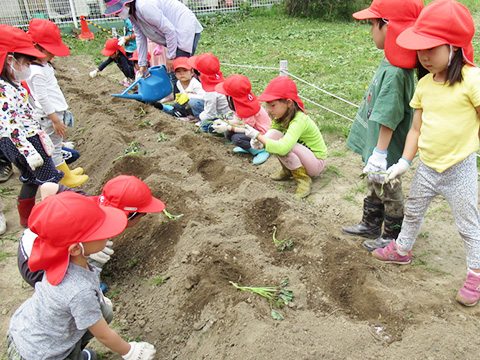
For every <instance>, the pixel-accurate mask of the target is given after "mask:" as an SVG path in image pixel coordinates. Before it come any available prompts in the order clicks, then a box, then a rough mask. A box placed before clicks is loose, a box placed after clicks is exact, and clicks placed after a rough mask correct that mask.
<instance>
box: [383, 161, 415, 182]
mask: <svg viewBox="0 0 480 360" xmlns="http://www.w3.org/2000/svg"><path fill="white" fill-rule="evenodd" d="M410 165H412V164H411V163H410V161H408V160H407V159H405V158H403V157H402V158H400V159H398V162H397V163H396V164H393V165H392V166H390V167H389V168H388V170H387V178H386V180H385V182H387V183H388V182H390V181H392V182H393V181H394V180H395V179H396V178H398V177H400V176H402V175H403V174H405V173H406V172H407V170H408V168H409V167H410Z"/></svg>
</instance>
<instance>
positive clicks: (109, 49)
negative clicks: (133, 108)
mask: <svg viewBox="0 0 480 360" xmlns="http://www.w3.org/2000/svg"><path fill="white" fill-rule="evenodd" d="M101 53H102V55H104V56H108V59H107V60H105V61H104V62H103V63H101V64H100V65H99V66H98V68H96V69H95V70H92V71H90V73H89V75H90V77H91V78H92V79H93V78H94V77H95V76H97V75H98V73H99V72H100V71H102V70H103V69H105V68H106V67H107V66H108V65H110V64H111V63H113V62H114V63H115V64H117V66H118V68H119V69H120V71H121V72H122V73H123V75H125V79H123V80H122V81H120V83H121V84H122V85H124V86H126V87H128V86H130V84H131V83H132V82H133V81H134V80H135V68H134V66H133V62H132V61H130V60H129V59H128V57H127V53H126V52H125V49H124V48H123V46H120V45H118V40H117V39H108V40H107V41H106V42H105V47H104V49H103V50H102V51H101Z"/></svg>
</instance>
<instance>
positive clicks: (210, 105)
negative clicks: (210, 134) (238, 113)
mask: <svg viewBox="0 0 480 360" xmlns="http://www.w3.org/2000/svg"><path fill="white" fill-rule="evenodd" d="M199 117H200V120H202V121H204V120H213V119H215V118H216V117H217V98H216V96H215V92H214V91H211V92H207V94H206V95H205V106H204V108H203V111H202V112H201V113H200V115H199Z"/></svg>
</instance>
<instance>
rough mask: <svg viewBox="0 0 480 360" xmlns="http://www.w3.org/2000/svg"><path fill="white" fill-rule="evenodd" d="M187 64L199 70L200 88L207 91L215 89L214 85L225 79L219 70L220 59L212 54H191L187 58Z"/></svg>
mask: <svg viewBox="0 0 480 360" xmlns="http://www.w3.org/2000/svg"><path fill="white" fill-rule="evenodd" d="M187 64H188V65H190V66H191V67H192V68H194V69H197V70H198V71H199V72H200V75H201V79H200V80H201V82H202V88H203V90H205V91H207V92H210V91H215V85H217V84H220V83H222V82H224V81H225V78H224V77H223V74H222V72H221V71H220V61H218V58H217V57H216V56H215V55H213V54H210V53H203V54H200V55H198V56H192V57H190V58H188V61H187Z"/></svg>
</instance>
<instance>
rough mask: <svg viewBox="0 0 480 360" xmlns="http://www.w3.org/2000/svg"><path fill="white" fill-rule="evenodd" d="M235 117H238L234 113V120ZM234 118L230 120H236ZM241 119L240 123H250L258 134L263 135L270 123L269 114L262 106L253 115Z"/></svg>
mask: <svg viewBox="0 0 480 360" xmlns="http://www.w3.org/2000/svg"><path fill="white" fill-rule="evenodd" d="M237 119H239V117H238V116H237V115H235V120H237ZM235 120H234V121H232V122H233V123H234V122H236V121H235ZM241 120H242V124H248V125H250V126H251V127H253V128H254V129H257V130H258V131H260V134H262V135H264V134H265V133H266V132H267V131H268V130H269V129H270V123H271V122H272V119H270V116H268V113H267V111H266V110H265V109H264V108H263V107H260V111H259V112H258V113H256V114H255V115H253V116H250V117H248V118H243V119H241Z"/></svg>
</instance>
